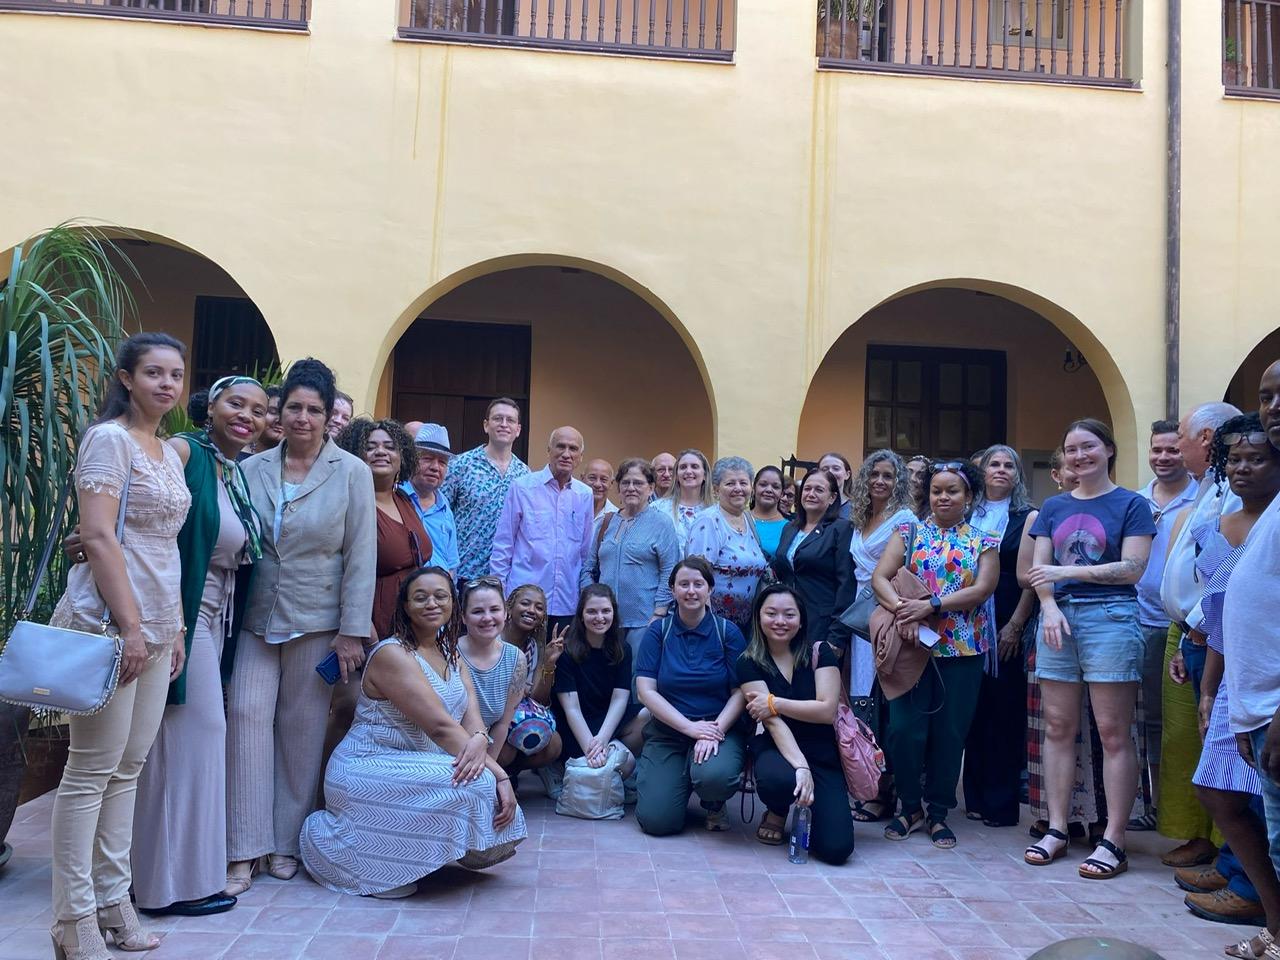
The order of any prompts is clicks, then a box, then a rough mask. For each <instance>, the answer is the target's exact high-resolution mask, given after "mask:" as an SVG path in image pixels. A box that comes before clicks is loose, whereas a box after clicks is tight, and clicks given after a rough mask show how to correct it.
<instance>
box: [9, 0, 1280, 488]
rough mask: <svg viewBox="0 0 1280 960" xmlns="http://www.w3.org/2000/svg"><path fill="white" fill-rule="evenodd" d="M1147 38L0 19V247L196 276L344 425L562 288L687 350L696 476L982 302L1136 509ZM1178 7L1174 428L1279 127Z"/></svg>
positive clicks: (794, 434) (1155, 217)
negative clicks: (1046, 381)
mask: <svg viewBox="0 0 1280 960" xmlns="http://www.w3.org/2000/svg"><path fill="white" fill-rule="evenodd" d="M1135 3H1136V0H1135ZM1163 7H1164V4H1163V3H1158V2H1148V3H1146V4H1145V5H1144V7H1143V8H1142V12H1141V16H1134V20H1135V21H1136V22H1138V23H1140V24H1141V32H1140V33H1138V34H1136V36H1135V37H1134V38H1133V39H1132V41H1131V45H1132V48H1133V54H1132V58H1133V62H1134V63H1144V64H1146V65H1148V67H1147V69H1145V70H1144V71H1143V73H1142V76H1141V89H1140V90H1136V91H1134V90H1100V89H1086V88H1076V87H1065V86H1050V85H1041V84H1034V83H1019V82H991V81H969V80H963V81H960V80H948V79H939V78H929V77H920V76H913V77H901V76H887V75H864V74H853V73H837V72H819V71H817V70H816V69H815V60H814V21H813V13H812V9H813V7H812V4H780V3H778V2H776V0H740V2H739V4H738V13H737V36H736V50H737V53H736V57H735V62H734V63H733V64H708V63H688V62H671V61H659V60H648V59H640V58H625V57H603V56H590V55H582V54H570V53H553V52H547V51H522V50H513V49H498V48H480V47H466V46H446V45H439V44H423V43H406V42H397V41H394V40H393V35H394V29H395V19H396V6H395V2H394V0H319V2H317V3H316V4H315V8H314V12H313V18H312V24H311V31H310V34H309V35H284V34H276V33H272V32H268V31H253V30H234V29H206V28H201V27H192V26H180V25H174V24H163V23H147V22H122V21H107V20H99V19H93V18H85V17H63V16H40V15H30V14H16V13H13V14H11V13H6V14H0V89H4V90H9V91H22V96H14V97H10V98H8V102H7V105H6V136H5V138H4V140H3V142H0V196H3V197H4V198H5V202H4V203H3V204H0V249H3V248H6V247H8V246H10V245H11V244H12V243H14V242H17V241H18V240H20V239H22V238H23V237H25V236H27V235H30V234H31V233H33V232H36V231H38V230H40V229H42V228H44V227H46V226H48V225H50V224H52V223H55V222H57V221H59V220H62V219H64V218H68V217H77V216H79V217H95V218H100V219H102V220H106V221H110V222H114V223H119V224H121V225H124V226H127V227H130V228H132V229H134V230H137V231H140V232H142V233H144V234H147V235H154V236H156V237H159V238H166V239H168V240H170V241H173V242H175V243H177V244H179V245H182V246H184V247H187V248H189V249H191V250H194V251H196V252H198V253H200V254H203V255H205V256H207V257H208V258H210V259H211V260H212V261H214V262H215V263H216V264H217V265H219V266H220V267H221V268H223V269H224V270H225V271H226V272H227V274H229V276H230V277H231V278H232V279H233V280H234V282H235V283H237V284H239V286H240V287H241V288H243V290H244V291H245V292H246V294H247V295H248V296H250V297H252V298H253V300H254V301H255V302H256V304H257V305H258V307H259V308H260V309H261V310H262V312H263V314H264V316H265V317H266V318H267V321H268V322H269V323H270V325H271V327H272V330H273V332H274V334H275V337H276V341H277V345H278V347H279V350H280V353H281V355H282V356H284V357H291V356H299V355H302V354H314V355H317V356H321V357H325V358H327V359H329V360H331V361H332V362H333V363H334V365H335V367H336V368H337V371H338V373H339V376H340V378H341V380H342V381H343V383H344V385H349V386H350V385H354V386H355V387H356V389H355V390H354V391H353V392H359V393H361V396H360V397H359V398H358V400H359V401H360V403H361V405H362V406H365V407H372V406H373V405H374V403H375V400H376V395H377V392H378V384H379V379H380V377H381V374H382V372H383V369H384V366H385V363H386V360H387V358H388V356H389V355H390V352H391V350H392V348H393V347H394V345H395V343H396V340H397V338H398V337H399V335H400V334H401V333H402V332H403V331H404V329H406V328H407V326H408V325H409V323H411V322H412V320H413V319H414V318H415V317H416V316H418V315H419V314H420V313H421V312H422V311H423V310H424V309H426V308H427V307H428V306H429V305H430V304H431V303H432V302H434V301H435V300H437V299H438V298H439V297H440V296H442V295H444V294H446V293H448V292H449V291H450V290H452V289H455V288H456V287H458V286H459V285H461V284H462V283H464V282H465V281H467V280H469V279H472V278H475V277H477V276H480V275H483V274H485V273H487V272H489V271H491V270H493V269H495V268H507V267H518V266H531V265H539V264H568V265H577V266H583V267H587V268H589V269H593V270H596V271H597V272H599V273H601V274H602V275H604V276H606V277H608V278H610V279H614V280H616V281H618V282H620V283H622V284H623V285H624V286H626V287H627V288H628V289H630V290H632V291H633V292H634V293H636V294H637V295H639V296H640V297H641V298H642V299H644V300H645V301H646V302H648V303H649V304H650V306H652V307H653V308H654V309H656V310H657V311H658V312H659V313H660V314H661V315H662V316H664V317H665V318H666V319H667V320H668V321H669V322H670V323H671V324H672V326H673V327H674V328H675V330H676V331H677V333H678V334H679V335H680V337H681V338H682V339H683V340H684V341H685V343H686V345H688V346H689V348H690V350H691V353H692V355H693V357H694V362H695V364H696V366H697V368H698V370H699V371H700V373H701V375H702V377H703V380H704V384H705V387H706V391H707V393H708V394H709V395H710V397H711V401H712V408H713V418H714V419H713V426H714V431H715V446H716V449H717V451H718V452H720V453H726V452H737V453H743V454H745V455H747V456H749V457H751V458H753V459H756V460H761V461H763V460H765V459H770V458H773V457H776V455H777V452H778V450H779V449H780V448H785V447H786V446H787V445H789V444H792V443H794V442H796V440H797V439H798V437H799V432H800V428H799V425H800V417H801V411H802V409H803V406H804V402H805V397H806V394H807V392H808V389H809V386H810V383H811V381H812V379H813V377H814V374H815V372H816V371H817V370H818V368H819V366H820V364H821V362H822V360H823V358H824V356H825V355H826V354H827V351H828V350H830V349H831V347H832V346H833V345H834V344H835V343H836V341H837V340H838V339H839V337H840V336H841V334H843V333H844V332H845V331H846V330H847V329H849V328H850V326H851V325H853V324H855V323H856V322H857V321H858V319H859V318H860V317H862V316H863V315H864V314H866V313H867V312H868V311H870V310H871V309H872V308H874V307H875V306H876V305H878V304H880V303H882V302H885V301H887V300H889V299H891V298H893V297H895V296H897V295H900V294H901V293H903V292H904V291H910V290H914V289H918V288H927V287H930V286H939V285H947V286H959V287H963V288H968V289H976V290H985V291H987V292H993V293H998V294H1000V295H1002V296H1005V297H1007V298H1009V299H1011V300H1013V301H1015V302H1017V303H1020V304H1022V305H1023V306H1026V307H1029V308H1031V309H1033V310H1036V311H1037V312H1039V313H1041V314H1042V315H1043V316H1045V317H1047V318H1048V319H1049V320H1050V321H1051V322H1052V323H1054V324H1055V325H1056V326H1057V327H1058V328H1059V329H1060V330H1061V331H1062V332H1063V333H1064V334H1065V335H1066V336H1068V337H1069V338H1071V340H1072V341H1073V342H1074V343H1075V344H1076V345H1077V346H1078V347H1079V348H1080V349H1081V350H1082V351H1083V352H1084V353H1085V354H1086V355H1087V356H1088V357H1089V359H1090V363H1091V367H1092V370H1093V372H1094V373H1095V374H1096V375H1097V378H1098V381H1099V383H1100V385H1101V389H1102V391H1103V393H1104V395H1105V397H1106V400H1107V403H1108V405H1109V407H1110V410H1111V414H1112V417H1113V419H1114V421H1115V427H1116V431H1117V435H1118V438H1119V440H1120V443H1121V445H1122V447H1124V448H1125V450H1124V451H1123V452H1122V463H1121V471H1120V472H1121V479H1123V480H1127V481H1129V482H1132V481H1135V480H1136V479H1137V478H1138V476H1139V471H1140V466H1139V460H1140V458H1138V457H1137V456H1135V455H1134V452H1133V451H1135V450H1136V444H1137V443H1138V442H1139V440H1140V438H1139V434H1140V433H1141V432H1142V430H1141V429H1140V426H1139V425H1144V424H1145V423H1146V422H1147V421H1149V420H1151V419H1152V418H1154V417H1155V416H1158V415H1159V414H1161V413H1162V412H1163V411H1162V406H1163V360H1162V330H1163V291H1164V287H1163V214H1164V202H1163V197H1164V186H1163V169H1164V168H1163V157H1164V149H1165V144H1164V122H1165V121H1164V118H1165V87H1164V78H1163V74H1162V72H1161V65H1162V64H1163V62H1164V43H1165V38H1164V19H1163V18H1164V11H1163ZM1184 7H1185V8H1186V9H1185V13H1184V16H1185V17H1186V19H1187V21H1188V22H1187V27H1186V36H1185V40H1184V51H1185V56H1186V61H1187V62H1186V68H1185V87H1184V90H1185V99H1186V120H1185V126H1186V132H1185V137H1186V146H1185V150H1184V153H1185V161H1186V180H1185V183H1184V192H1183V197H1184V204H1185V208H1186V223H1185V233H1184V250H1183V264H1184V270H1185V274H1184V280H1183V313H1184V327H1185V332H1184V337H1183V351H1184V368H1183V380H1184V387H1183V395H1184V398H1185V399H1186V400H1187V402H1191V401H1194V400H1199V399H1209V398H1216V397H1220V396H1221V395H1222V392H1223V390H1224V389H1225V387H1226V384H1227V382H1228V381H1229V380H1230V378H1231V376H1232V374H1233V373H1234V371H1235V369H1236V367H1237V366H1238V364H1239V361H1240V359H1242V358H1243V356H1244V355H1245V354H1246V353H1247V352H1248V351H1249V349H1250V348H1252V346H1253V345H1254V344H1255V343H1257V342H1259V341H1260V340H1261V339H1262V338H1263V337H1264V336H1265V335H1266V334H1267V333H1268V332H1269V331H1270V330H1271V329H1272V328H1274V327H1275V326H1276V325H1277V321H1276V317H1275V315H1274V311H1272V310H1271V309H1270V301H1269V298H1268V289H1267V284H1268V281H1269V279H1270V276H1271V273H1270V271H1269V270H1268V267H1269V263H1268V261H1269V260H1270V259H1271V253H1270V252H1271V251H1274V250H1275V249H1276V248H1277V245H1276V241H1277V239H1280V238H1278V237H1277V236H1276V234H1277V232H1278V231H1280V218H1277V217H1276V215H1275V212H1276V209H1277V205H1276V200H1277V199H1280V198H1278V197H1277V190H1280V187H1278V186H1277V180H1276V178H1275V177H1274V176H1273V175H1272V174H1271V173H1270V172H1269V171H1270V170H1273V169H1274V160H1275V158H1276V157H1277V156H1278V155H1280V142H1278V141H1280V113H1278V112H1277V111H1280V104H1276V103H1255V102H1235V101H1232V102H1229V101H1224V100H1223V99H1222V87H1221V83H1220V76H1219V65H1220V54H1219V47H1218V43H1219V40H1218V34H1219V32H1220V31H1219V26H1218V22H1217V11H1216V9H1215V7H1216V5H1215V4H1214V3H1212V2H1210V0H1205V2H1203V3H1196V4H1184ZM36 77H38V78H39V80H38V81H35V80H33V78H36ZM852 416H854V417H856V418H859V419H860V416H861V414H860V412H858V411H854V412H853V413H852ZM1141 439H1145V438H1141Z"/></svg>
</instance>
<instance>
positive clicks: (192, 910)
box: [142, 893, 236, 917]
mask: <svg viewBox="0 0 1280 960" xmlns="http://www.w3.org/2000/svg"><path fill="white" fill-rule="evenodd" d="M235 905H236V898H235V897H229V896H227V895H226V894H225V893H215V894H213V895H212V896H208V897H205V898H204V899H203V900H177V901H175V902H173V903H171V904H169V905H168V906H167V907H160V908H158V909H156V910H143V911H142V912H143V913H147V914H150V915H151V916H153V917H165V916H172V917H208V916H212V915H213V914H215V913H226V912H227V911H228V910H230V909H231V908H232V907H234V906H235Z"/></svg>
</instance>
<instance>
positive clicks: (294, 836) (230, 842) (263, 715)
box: [227, 630, 360, 861]
mask: <svg viewBox="0 0 1280 960" xmlns="http://www.w3.org/2000/svg"><path fill="white" fill-rule="evenodd" d="M333 636H334V635H333V634H332V633H306V634H303V635H302V636H300V637H297V638H295V639H293V640H288V641H286V642H285V643H276V644H271V643H267V642H266V641H265V640H264V639H263V638H262V637H260V636H258V635H257V634H255V633H250V632H249V631H248V630H245V631H242V632H241V634H240V643H239V645H238V646H237V647H236V665H235V671H234V672H233V673H232V675H231V683H230V685H229V686H228V687H227V858H228V859H229V860H232V861H240V860H254V859H257V858H258V857H261V856H263V855H264V854H268V853H282V854H288V855H289V856H293V857H296V856H298V836H299V834H300V833H301V832H302V821H303V820H305V819H306V817H307V814H309V813H311V811H312V810H314V809H316V794H317V791H318V790H319V787H320V777H321V776H322V775H323V773H324V770H323V769H322V764H323V755H324V734H325V729H326V727H327V725H328V722H329V701H330V699H331V698H332V688H331V687H330V686H329V685H328V684H327V683H325V682H324V681H323V680H321V679H320V675H319V674H318V673H316V665H317V664H319V663H320V661H321V660H323V659H324V658H325V657H327V656H328V655H329V649H330V644H331V643H332V642H333ZM338 682H339V683H341V682H342V681H341V680H339V681H338ZM359 682H360V677H359V675H358V674H357V675H356V676H354V677H352V678H351V683H359Z"/></svg>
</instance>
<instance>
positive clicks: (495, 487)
mask: <svg viewBox="0 0 1280 960" xmlns="http://www.w3.org/2000/svg"><path fill="white" fill-rule="evenodd" d="M528 473H529V468H528V466H526V465H525V462H524V461H523V460H521V459H520V458H519V457H517V456H516V455H515V454H512V455H511V463H509V464H508V465H507V472H506V473H505V474H501V473H499V472H498V468H497V467H495V466H494V465H493V461H492V460H490V459H489V458H488V457H486V456H485V455H484V446H483V445H481V446H478V447H476V448H475V449H473V450H468V451H467V452H466V453H460V454H458V455H457V456H456V457H454V458H453V459H452V460H450V461H449V473H448V475H447V476H446V477H445V478H444V483H443V484H441V485H440V493H439V496H441V497H443V498H444V500H445V502H446V503H448V504H449V508H450V509H451V510H452V511H453V519H454V524H455V526H456V527H457V530H458V576H459V578H461V579H464V580H475V579H477V578H479V577H483V576H485V575H486V574H488V572H489V554H490V553H492V551H493V534H494V531H496V530H497V528H498V517H499V516H501V515H502V505H503V504H504V503H506V501H507V490H508V488H510V486H511V484H512V482H513V481H514V480H517V479H518V478H520V477H523V476H525V475H527V474H528Z"/></svg>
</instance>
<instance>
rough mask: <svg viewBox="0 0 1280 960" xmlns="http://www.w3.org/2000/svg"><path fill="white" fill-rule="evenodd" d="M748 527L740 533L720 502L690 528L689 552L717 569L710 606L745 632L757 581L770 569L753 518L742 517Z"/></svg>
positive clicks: (686, 552)
mask: <svg viewBox="0 0 1280 960" xmlns="http://www.w3.org/2000/svg"><path fill="white" fill-rule="evenodd" d="M743 519H744V521H745V522H746V524H747V528H746V530H744V531H743V532H741V533H739V532H738V531H737V530H735V529H734V528H733V527H731V526H730V525H729V522H728V521H727V520H725V518H724V513H723V511H721V509H720V508H719V507H717V506H711V507H708V508H707V509H706V510H704V511H702V513H700V514H698V519H697V520H695V521H694V522H693V528H692V529H691V530H690V531H689V542H688V544H687V546H686V548H685V555H686V556H694V555H700V556H703V557H705V558H706V560H707V563H709V564H711V569H712V570H714V571H715V575H716V585H715V586H714V587H712V588H711V609H712V611H714V612H715V613H717V614H719V615H720V616H722V617H724V618H725V619H726V620H729V621H731V622H732V623H734V624H735V625H736V626H737V627H738V629H739V630H741V631H743V635H744V636H745V635H746V633H747V630H748V629H749V627H750V623H751V603H752V601H753V600H754V599H755V596H756V585H757V584H758V583H759V582H760V578H761V577H763V576H765V574H766V573H767V572H768V570H769V563H768V561H767V560H765V558H764V551H762V550H761V549H760V541H758V540H757V539H756V535H755V534H754V533H752V532H751V527H750V519H749V518H747V517H745V516H744V517H743Z"/></svg>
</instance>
